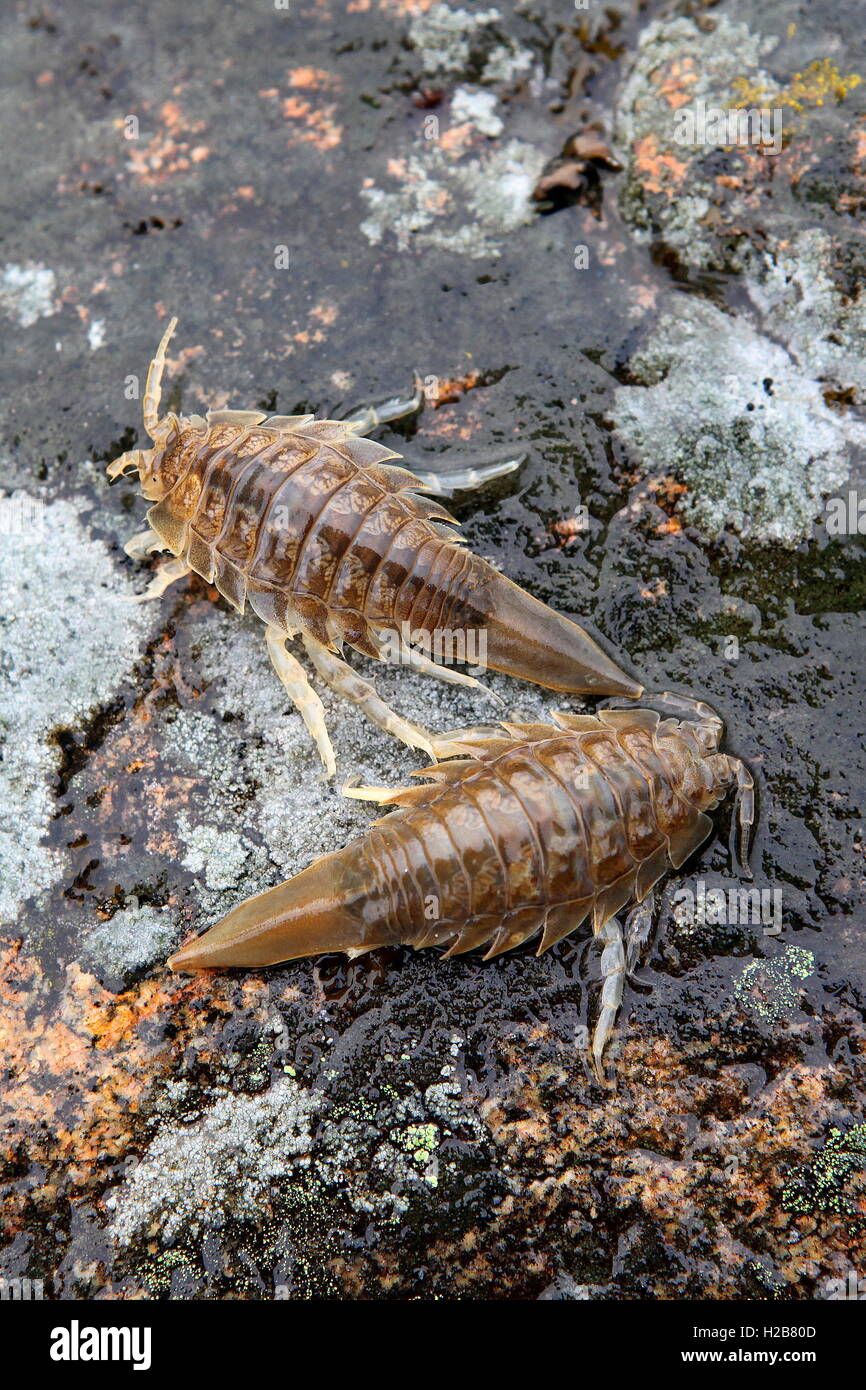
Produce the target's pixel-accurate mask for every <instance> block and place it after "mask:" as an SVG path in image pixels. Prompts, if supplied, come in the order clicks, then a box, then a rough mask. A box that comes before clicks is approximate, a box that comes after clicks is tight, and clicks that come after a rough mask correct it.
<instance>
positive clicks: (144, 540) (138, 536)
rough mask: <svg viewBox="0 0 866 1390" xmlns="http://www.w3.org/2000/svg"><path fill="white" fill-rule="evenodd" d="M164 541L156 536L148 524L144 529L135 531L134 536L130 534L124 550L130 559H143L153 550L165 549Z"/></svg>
mask: <svg viewBox="0 0 866 1390" xmlns="http://www.w3.org/2000/svg"><path fill="white" fill-rule="evenodd" d="M165 548H166V545H165V541H164V540H163V539H162V537H161V536H158V535H157V534H156V532H155V531H153V530H152V529H151V528H150V527H149V526H148V528H147V530H146V531H136V533H135V535H134V536H130V538H129V540H128V541H127V542H126V545H125V546H124V547H123V549H124V552H125V553H126V554H127V555H128V556H129V557H130V559H131V560H143V559H144V558H145V556H146V555H150V553H151V551H153V550H165Z"/></svg>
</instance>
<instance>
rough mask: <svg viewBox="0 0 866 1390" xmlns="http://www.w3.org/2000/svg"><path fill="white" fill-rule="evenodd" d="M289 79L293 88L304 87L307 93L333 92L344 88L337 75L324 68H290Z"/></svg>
mask: <svg viewBox="0 0 866 1390" xmlns="http://www.w3.org/2000/svg"><path fill="white" fill-rule="evenodd" d="M288 77H289V84H290V85H291V86H292V87H303V88H305V89H306V90H307V91H314V92H318V91H322V89H326V90H328V89H330V90H332V91H333V90H334V89H335V88H337V87H340V86H342V82H341V80H340V78H339V77H337V75H336V73H332V72H326V71H325V69H324V68H289V73H288Z"/></svg>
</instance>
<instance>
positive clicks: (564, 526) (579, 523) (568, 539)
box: [550, 516, 586, 550]
mask: <svg viewBox="0 0 866 1390" xmlns="http://www.w3.org/2000/svg"><path fill="white" fill-rule="evenodd" d="M550 530H551V532H552V534H553V538H554V540H555V541H556V543H557V545H559V546H560V547H561V548H562V549H563V550H567V549H568V547H569V546H570V545H574V542H575V541H576V540H577V539H578V538H579V537H580V536H582V535H584V534H585V533H586V522H585V521H584V520H583V518H582V517H578V516H567V517H564V518H563V519H562V521H554V522H553V523H552V524H551V527H550Z"/></svg>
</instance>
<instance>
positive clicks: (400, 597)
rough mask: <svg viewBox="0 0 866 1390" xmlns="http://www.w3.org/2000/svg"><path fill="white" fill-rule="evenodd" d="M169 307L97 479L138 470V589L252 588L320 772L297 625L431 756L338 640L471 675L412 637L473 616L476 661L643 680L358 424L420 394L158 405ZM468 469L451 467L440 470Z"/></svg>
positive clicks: (552, 677)
mask: <svg viewBox="0 0 866 1390" xmlns="http://www.w3.org/2000/svg"><path fill="white" fill-rule="evenodd" d="M176 322H177V321H176V319H172V320H171V322H170V323H169V325H168V328H167V329H166V331H165V334H164V336H163V339H162V342H161V343H160V345H159V348H158V350H157V354H156V356H155V358H154V359H153V361H152V362H151V364H150V369H149V371H148V374H147V383H146V387H145V393H144V403H143V405H144V427H145V429H146V431H147V433H148V434H149V436H150V438H151V440H152V441H153V446H154V447H153V448H151V449H134V450H131V451H129V452H127V453H125V454H123V455H122V456H121V457H120V458H118V459H115V460H114V462H113V463H111V464H109V467H108V474H109V477H110V478H112V479H114V478H118V477H120V476H121V475H122V474H123V473H124V472H126V471H127V470H128V469H134V470H136V471H137V472H138V475H139V482H140V486H141V490H142V492H143V493H144V496H145V497H146V498H147V499H148V500H149V501H151V502H152V503H153V506H151V508H150V510H149V511H148V514H147V519H148V522H149V527H148V529H147V530H146V531H144V532H142V533H140V534H139V535H136V536H133V537H132V539H131V540H130V541H129V542H128V543H127V545H126V547H125V549H126V552H127V554H128V555H131V556H133V557H136V558H141V557H144V556H145V555H147V554H148V553H149V552H150V551H153V550H162V549H168V550H170V551H171V552H172V556H173V558H172V559H170V560H169V561H168V562H167V563H165V564H164V565H163V567H162V569H161V570H160V571H159V572H158V573H157V575H156V576H155V577H154V579H153V580H152V582H151V583H150V585H149V586H148V588H147V590H146V591H145V593H144V594H143V595H141V597H142V598H156V597H158V596H159V595H160V594H161V593H163V592H164V591H165V589H166V588H167V587H168V585H169V584H171V583H172V582H173V581H174V580H176V579H179V578H181V577H182V576H184V575H186V574H189V573H190V571H195V573H197V574H199V575H201V576H202V577H203V578H204V579H206V580H207V581H208V583H213V584H215V585H216V587H217V589H218V590H219V592H220V593H221V594H222V595H223V596H224V597H225V598H226V599H227V600H228V601H229V603H230V604H232V606H233V607H234V608H236V609H238V611H239V612H241V613H243V611H244V609H245V606H246V604H247V603H249V605H250V607H251V608H252V609H253V610H254V611H255V612H256V613H257V614H258V616H259V617H260V618H261V619H262V620H263V622H264V623H265V624H266V641H267V646H268V651H269V653H270V656H271V660H272V661H273V664H274V666H275V668H276V670H277V674H278V675H279V677H280V680H281V681H282V682H283V685H284V686H285V688H286V690H287V691H288V693H289V695H290V696H291V698H292V700H293V701H294V703H295V705H296V706H297V708H298V710H299V712H300V714H301V715H302V717H303V719H304V722H305V723H306V725H307V728H308V729H309V731H310V733H311V734H312V736H313V738H314V740H315V742H316V745H317V747H318V750H319V754H320V756H321V759H322V762H323V763H324V765H325V768H326V770H327V773H328V775H329V776H332V775H333V773H334V771H335V768H336V761H335V758H334V752H333V749H332V747H331V741H330V738H329V736H328V732H327V729H326V727H325V718H324V710H323V707H322V702H321V700H320V699H319V697H318V695H317V694H316V692H315V691H314V690H313V688H312V687H311V685H310V683H309V681H308V679H307V677H306V675H305V673H304V670H303V667H302V666H301V665H300V664H299V662H298V661H296V659H295V658H294V657H293V656H292V655H291V654H290V653H289V652H288V651H287V650H286V641H287V639H289V638H291V637H294V636H297V635H300V637H301V639H302V641H303V644H304V647H305V648H306V651H307V654H308V655H309V658H310V660H311V662H312V664H313V666H314V668H315V670H316V671H317V672H318V674H319V676H320V677H321V678H322V679H323V680H324V682H325V683H326V684H327V685H328V686H330V687H331V688H332V689H333V690H335V691H336V692H338V693H339V694H341V695H344V696H346V697H347V698H349V699H350V700H354V701H355V702H357V703H358V704H359V705H360V706H361V708H362V709H363V710H364V712H365V713H366V714H367V715H368V716H369V717H370V718H371V719H372V720H373V721H374V722H375V723H376V724H378V725H379V726H380V727H381V728H383V729H385V730H386V731H387V732H389V733H391V734H394V735H396V737H397V738H399V739H402V741H403V742H404V743H407V744H408V745H409V746H410V747H417V748H421V749H423V750H424V751H425V752H426V753H427V754H428V756H430V757H434V758H436V757H438V756H440V749H439V740H438V739H437V736H436V735H435V734H433V733H430V732H428V731H427V730H426V729H423V728H421V727H420V726H419V725H417V724H414V723H412V722H411V721H410V720H408V719H404V718H403V717H402V716H401V715H399V714H397V713H395V711H394V710H392V709H390V708H389V707H388V706H387V705H386V704H385V702H384V701H383V700H382V699H381V698H380V697H379V695H378V694H377V693H376V690H375V689H374V687H373V686H372V685H371V684H370V683H369V682H367V681H365V680H362V679H361V677H360V676H359V675H357V673H356V672H354V671H353V670H352V668H351V667H350V666H349V665H347V663H346V662H345V661H343V660H342V658H341V655H340V653H341V651H342V649H343V647H344V645H345V646H348V647H350V648H352V649H353V650H355V651H357V652H360V653H363V654H364V655H365V656H369V657H374V658H377V659H379V660H383V659H385V653H386V652H388V653H389V655H390V656H391V658H394V654H395V653H396V659H397V660H399V661H400V662H401V663H403V664H405V665H408V666H410V667H411V668H412V669H414V670H417V671H421V672H424V673H426V674H429V675H433V676H437V677H438V678H440V679H442V680H447V681H451V682H453V683H456V684H460V685H466V686H472V687H475V688H479V689H483V687H482V686H480V683H479V682H478V681H477V680H476V679H475V678H474V677H472V676H471V675H469V674H466V673H464V672H461V671H457V670H454V669H452V668H451V667H448V666H442V665H439V664H437V663H436V662H435V661H432V660H430V658H429V657H428V656H427V655H426V654H425V652H424V650H418V645H419V644H418V642H417V641H414V642H413V634H415V633H421V634H429V633H433V632H447V633H463V634H466V633H473V632H474V633H477V632H481V633H483V636H484V655H483V658H482V659H480V660H479V661H478V663H477V664H478V665H486V666H487V667H489V668H491V669H492V670H495V671H501V672H504V673H506V674H508V675H512V676H517V677H519V678H521V679H524V680H528V681H533V682H535V683H536V684H538V685H543V686H546V687H548V688H549V689H551V690H561V691H567V692H570V693H574V694H591V695H595V696H599V695H627V696H637V695H639V694H640V693H641V688H642V687H641V686H640V685H639V684H637V682H635V681H634V680H632V678H631V677H630V676H628V675H627V674H626V673H625V672H624V671H622V670H621V669H620V668H619V667H618V666H617V665H616V664H615V663H614V662H613V661H612V660H611V659H610V658H609V657H608V656H606V655H605V653H604V652H603V651H602V650H601V648H600V647H599V646H598V645H597V644H596V643H595V642H594V641H593V640H592V638H591V637H589V635H588V634H587V633H586V632H584V631H583V629H582V628H580V627H578V626H577V624H575V623H573V622H570V621H569V619H567V618H564V617H562V616H561V615H560V614H558V613H555V612H554V611H553V609H552V608H549V607H548V606H547V605H546V604H544V603H541V602H540V601H539V600H538V599H535V598H533V597H532V596H531V595H530V594H528V593H527V592H526V591H525V590H524V589H521V588H519V587H518V586H517V585H516V584H513V583H512V582H511V581H510V580H509V579H506V578H505V576H504V575H502V574H500V573H499V571H498V570H496V569H495V568H494V567H493V566H492V565H490V564H488V563H487V561H485V560H483V559H481V558H480V557H479V556H477V555H474V554H473V553H472V552H471V551H470V550H468V549H467V548H466V547H465V545H464V544H463V543H462V538H461V537H460V535H459V532H458V531H457V530H455V529H454V528H455V526H456V522H454V518H453V517H452V516H451V515H450V514H449V513H448V512H447V511H446V510H445V509H444V507H442V505H441V503H439V502H437V501H435V500H432V499H431V498H429V497H424V496H421V495H420V493H421V492H423V491H425V490H426V491H428V492H429V491H431V490H433V489H434V487H435V480H433V482H432V483H431V480H430V478H429V475H426V476H417V475H415V474H413V473H410V472H409V471H408V470H407V469H405V468H396V467H394V466H393V464H392V462H391V460H393V459H396V458H399V457H400V456H399V455H398V454H395V453H394V452H393V451H392V450H390V449H387V448H385V447H384V446H383V445H381V444H378V443H376V442H375V441H373V440H370V439H367V438H364V437H363V436H364V434H365V433H366V432H367V431H368V430H369V429H372V428H373V427H374V426H375V425H377V424H379V423H382V422H384V421H385V420H387V419H396V418H398V417H399V415H401V414H406V413H408V411H410V410H411V409H413V408H417V406H418V404H419V400H420V397H418V396H417V395H416V397H415V398H413V399H412V400H410V401H405V402H397V401H395V402H391V403H389V405H390V410H389V411H388V412H387V413H385V412H383V411H381V410H380V411H379V412H377V411H375V410H373V409H367V410H364V411H361V412H359V413H358V414H357V415H356V416H353V417H350V418H349V419H347V420H316V419H314V417H313V416H312V415H293V416H279V415H273V416H270V417H268V416H267V415H266V414H264V413H262V412H260V411H237V410H218V411H209V412H208V415H207V417H206V418H202V417H201V416H197V415H193V416H177V415H175V414H173V413H171V412H169V413H167V414H166V415H164V416H162V417H161V418H160V415H159V403H160V398H161V383H162V374H163V369H164V366H165V356H166V350H167V347H168V343H169V339H170V338H171V335H172V333H173V332H174V329H175V326H176ZM510 466H514V465H513V463H512V464H511V465H509V467H510ZM499 471H503V470H501V469H500V470H499ZM496 472H497V470H496V469H495V468H493V469H491V470H490V475H491V476H495V474H496ZM470 474H472V470H469V471H468V472H466V471H465V470H464V471H463V472H462V473H461V472H460V471H459V470H458V472H457V473H455V474H453V475H451V477H452V484H453V485H455V486H457V485H461V484H460V482H459V481H457V482H455V481H454V480H455V479H457V480H459V479H460V478H464V479H465V478H467V477H469V476H470ZM473 476H474V477H475V479H476V480H477V474H474V475H473ZM446 477H447V475H446ZM464 649H465V644H464Z"/></svg>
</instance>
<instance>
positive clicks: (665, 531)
mask: <svg viewBox="0 0 866 1390" xmlns="http://www.w3.org/2000/svg"><path fill="white" fill-rule="evenodd" d="M682 529H683V527H682V522H680V521H679V520H678V519H677V518H676V517H675V516H669V517H668V519H667V521H663V522H661V523H660V524H659V525H658V526H656V528H655V533H656V535H657V536H673V535H676V533H677V531H682Z"/></svg>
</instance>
